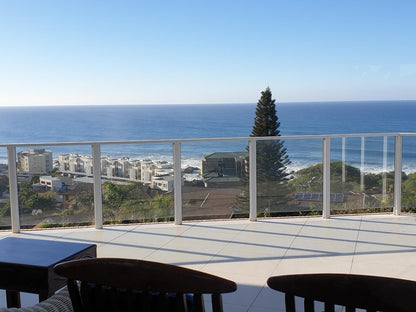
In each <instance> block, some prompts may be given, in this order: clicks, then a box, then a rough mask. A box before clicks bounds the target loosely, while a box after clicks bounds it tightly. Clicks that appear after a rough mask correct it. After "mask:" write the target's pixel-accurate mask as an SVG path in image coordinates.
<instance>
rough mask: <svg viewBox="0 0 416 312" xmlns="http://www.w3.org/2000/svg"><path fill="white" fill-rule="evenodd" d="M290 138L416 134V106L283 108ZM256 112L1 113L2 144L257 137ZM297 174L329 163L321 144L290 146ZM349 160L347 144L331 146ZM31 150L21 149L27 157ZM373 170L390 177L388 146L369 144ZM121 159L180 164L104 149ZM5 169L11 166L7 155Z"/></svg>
mask: <svg viewBox="0 0 416 312" xmlns="http://www.w3.org/2000/svg"><path fill="white" fill-rule="evenodd" d="M276 108H277V115H278V117H279V122H280V133H281V135H282V136H291V135H321V134H357V133H358V134H365V133H396V132H402V133H405V132H406V133H407V132H412V133H416V122H415V120H416V101H372V102H322V103H319V102H313V103H278V102H277V103H276ZM255 109H256V104H255V103H252V104H206V105H136V106H132V105H114V106H53V107H51V106H44V107H0V144H7V143H58V142H91V141H130V140H163V139H196V138H225V137H232V138H240V137H248V136H250V133H251V130H252V126H253V124H254V117H255ZM45 147H47V148H48V149H51V150H52V151H53V153H54V158H57V157H58V155H60V154H66V153H78V154H91V148H90V147H88V146H69V147H68V146H59V147H48V146H47V144H46V145H45ZM246 147H247V141H235V142H234V141H233V142H226V143H224V142H216V143H209V142H205V143H199V142H198V143H184V144H182V156H183V167H186V166H197V167H198V166H200V160H201V159H202V157H203V155H206V154H209V153H213V152H237V151H246ZM285 147H286V148H287V153H288V155H289V157H290V159H291V161H292V164H291V165H290V166H291V168H290V169H293V170H297V169H300V168H305V167H308V166H311V165H314V164H317V163H320V162H321V161H322V141H321V140H317V139H315V140H285ZM331 147H332V148H331V150H332V159H333V160H340V159H341V139H337V140H333V142H332V143H331ZM25 149H27V148H20V149H18V151H20V150H25ZM360 149H361V139H360V138H350V139H347V141H346V161H347V163H348V164H350V165H353V166H357V167H360V166H361V153H360ZM365 150H366V152H365V170H366V171H368V172H380V171H382V170H383V166H385V165H384V163H383V138H382V137H378V138H367V139H366V140H365ZM393 151H394V140H393V138H392V137H390V138H389V139H388V150H387V169H388V170H392V168H393ZM403 151H404V155H403V163H404V170H405V171H406V172H414V171H416V137H415V138H405V139H404V149H403ZM102 154H103V155H108V156H110V157H114V158H120V157H130V158H133V159H145V158H150V159H153V160H167V161H172V145H171V144H166V143H165V144H144V145H137V144H134V145H130V144H128V145H103V146H102ZM0 163H7V151H6V148H0Z"/></svg>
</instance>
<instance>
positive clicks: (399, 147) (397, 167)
mask: <svg viewBox="0 0 416 312" xmlns="http://www.w3.org/2000/svg"><path fill="white" fill-rule="evenodd" d="M402 160H403V137H402V136H401V135H397V136H396V137H395V140H394V206H393V214H394V215H396V216H397V215H399V214H400V212H401V207H402V170H403V168H402Z"/></svg>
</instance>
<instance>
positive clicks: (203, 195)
mask: <svg viewBox="0 0 416 312" xmlns="http://www.w3.org/2000/svg"><path fill="white" fill-rule="evenodd" d="M181 163H182V164H181V166H182V172H183V187H182V207H183V219H184V220H185V221H186V220H207V219H230V218H247V217H248V211H249V210H248V199H249V191H248V171H247V170H248V142H247V141H217V142H185V143H182V160H181Z"/></svg>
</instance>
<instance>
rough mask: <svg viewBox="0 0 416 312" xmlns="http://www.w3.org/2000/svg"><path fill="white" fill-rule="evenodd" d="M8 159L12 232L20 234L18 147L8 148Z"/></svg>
mask: <svg viewBox="0 0 416 312" xmlns="http://www.w3.org/2000/svg"><path fill="white" fill-rule="evenodd" d="M7 159H8V167H9V195H10V218H11V223H12V224H11V225H12V232H13V233H19V232H20V217H19V193H18V190H17V168H16V147H15V146H8V147H7Z"/></svg>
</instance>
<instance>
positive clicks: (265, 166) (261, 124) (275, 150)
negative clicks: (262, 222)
mask: <svg viewBox="0 0 416 312" xmlns="http://www.w3.org/2000/svg"><path fill="white" fill-rule="evenodd" d="M275 102H276V100H274V99H273V98H272V92H271V91H270V88H269V87H267V88H266V90H265V91H262V92H261V98H260V99H259V100H258V102H257V108H256V117H255V119H254V126H253V130H252V133H251V136H252V137H266V136H270V137H277V136H280V130H279V127H280V122H279V120H278V117H277V112H276V104H275ZM256 154H257V161H256V166H257V208H258V211H259V212H260V213H261V212H263V213H264V214H268V213H272V212H275V211H283V210H285V206H287V205H288V203H289V201H290V199H291V198H290V196H289V189H288V186H287V182H288V181H289V172H288V170H287V166H288V165H289V164H290V160H289V157H288V155H287V151H286V148H285V147H284V141H283V140H276V139H271V140H264V141H263V140H259V141H257V149H256ZM242 181H243V183H244V184H246V185H247V178H246V176H243V177H242ZM247 193H248V192H247V190H246V191H245V192H244V195H243V196H241V197H240V199H239V203H240V205H247V203H248V200H247V196H248V194H247Z"/></svg>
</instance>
